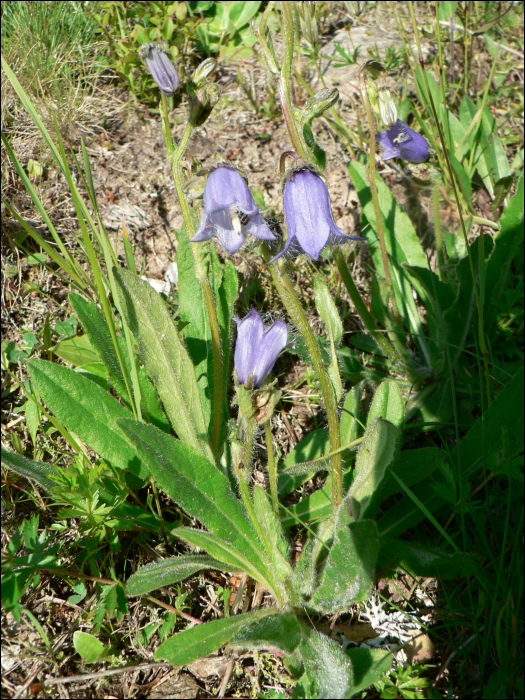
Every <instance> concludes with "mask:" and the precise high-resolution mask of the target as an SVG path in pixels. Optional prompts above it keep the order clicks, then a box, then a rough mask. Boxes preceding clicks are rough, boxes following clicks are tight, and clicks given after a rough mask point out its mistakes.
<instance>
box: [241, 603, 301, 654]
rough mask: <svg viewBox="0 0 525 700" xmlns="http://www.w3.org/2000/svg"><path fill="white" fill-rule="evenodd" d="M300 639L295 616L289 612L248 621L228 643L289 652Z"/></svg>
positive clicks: (299, 629) (299, 630) (250, 647)
mask: <svg viewBox="0 0 525 700" xmlns="http://www.w3.org/2000/svg"><path fill="white" fill-rule="evenodd" d="M300 641H301V628H300V627H299V623H298V622H297V617H296V616H295V615H294V614H292V613H289V612H284V613H277V614H276V615H270V616H268V617H263V618H262V619H261V620H255V621H254V622H250V623H248V624H247V625H245V626H244V627H242V629H241V630H240V631H239V632H237V634H236V635H235V637H233V639H232V640H231V642H230V644H232V645H235V644H239V645H240V646H247V647H248V648H249V649H268V648H277V649H280V650H281V651H283V652H285V653H287V654H291V653H292V652H293V651H294V649H295V648H296V647H297V646H298V644H299V642H300Z"/></svg>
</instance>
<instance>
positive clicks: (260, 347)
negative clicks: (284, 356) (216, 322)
mask: <svg viewBox="0 0 525 700" xmlns="http://www.w3.org/2000/svg"><path fill="white" fill-rule="evenodd" d="M234 320H235V321H236V322H237V342H236V344H235V355H234V363H235V371H236V373H237V381H238V383H239V384H244V385H245V386H246V388H248V389H252V388H253V389H258V388H259V387H260V386H261V384H262V383H263V382H264V380H265V379H266V378H267V376H268V375H269V374H270V372H271V371H272V369H273V366H274V364H275V362H276V361H277V358H278V356H279V354H280V353H281V351H282V350H283V349H284V348H285V347H286V344H287V342H288V328H287V327H286V323H285V322H284V321H281V320H279V321H275V322H274V323H273V324H272V325H271V326H270V328H268V329H267V330H266V331H265V330H264V325H263V321H262V318H261V316H260V314H259V312H258V311H257V310H256V309H251V311H250V312H249V313H248V314H247V315H246V316H245V317H244V318H243V319H240V318H235V319H234ZM269 400H270V395H269V394H268V397H267V399H266V397H265V396H264V395H261V396H260V398H259V405H257V404H256V407H257V409H262V408H263V407H264V405H265V404H266V403H268V401H269Z"/></svg>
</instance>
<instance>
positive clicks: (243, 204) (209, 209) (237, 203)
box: [191, 165, 275, 253]
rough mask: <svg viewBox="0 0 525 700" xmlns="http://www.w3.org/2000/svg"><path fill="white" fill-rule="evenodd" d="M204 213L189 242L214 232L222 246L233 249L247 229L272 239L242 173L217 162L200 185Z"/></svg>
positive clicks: (249, 231)
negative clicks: (201, 185) (202, 190)
mask: <svg viewBox="0 0 525 700" xmlns="http://www.w3.org/2000/svg"><path fill="white" fill-rule="evenodd" d="M203 199H204V213H203V215H202V218H201V221H200V225H199V228H198V230H197V233H196V234H195V236H193V238H192V239H191V240H192V242H198V241H207V240H208V239H209V238H211V237H212V236H217V238H218V239H219V241H220V243H221V245H222V246H223V248H226V250H227V251H228V252H229V253H236V252H237V251H238V250H239V248H240V247H241V245H242V244H243V243H244V240H245V238H246V236H247V234H248V233H251V234H252V235H253V236H255V237H256V238H260V239H262V240H266V241H274V240H275V236H274V235H273V233H272V232H271V231H270V229H269V228H268V226H267V225H266V223H265V222H264V219H263V217H262V214H261V212H260V211H259V207H258V206H257V205H256V204H255V202H254V199H253V197H252V193H251V192H250V190H249V189H248V185H247V184H246V182H245V181H244V178H243V177H242V175H241V174H240V173H239V172H237V170H235V168H231V167H229V166H223V165H222V166H219V167H218V168H216V169H215V170H213V171H212V172H211V173H210V175H209V176H208V180H207V181H206V186H205V188H204V196H203Z"/></svg>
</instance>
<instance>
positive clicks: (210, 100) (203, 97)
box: [190, 83, 221, 126]
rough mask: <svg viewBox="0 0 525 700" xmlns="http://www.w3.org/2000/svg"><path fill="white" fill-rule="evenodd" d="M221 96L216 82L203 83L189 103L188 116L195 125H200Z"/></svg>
mask: <svg viewBox="0 0 525 700" xmlns="http://www.w3.org/2000/svg"><path fill="white" fill-rule="evenodd" d="M220 96H221V89H220V87H219V86H218V85H217V84H216V83H205V84H204V85H203V86H202V88H201V89H200V90H199V92H198V93H197V94H196V95H195V97H194V98H193V99H192V101H191V103H190V118H191V119H193V120H194V121H195V126H202V125H203V124H204V122H205V121H206V119H208V117H209V116H210V114H211V111H212V109H213V108H214V107H215V105H216V104H217V102H218V101H219V97H220Z"/></svg>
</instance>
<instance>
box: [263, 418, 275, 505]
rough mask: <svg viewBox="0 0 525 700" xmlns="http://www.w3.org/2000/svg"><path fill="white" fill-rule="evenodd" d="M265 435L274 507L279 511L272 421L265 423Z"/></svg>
mask: <svg viewBox="0 0 525 700" xmlns="http://www.w3.org/2000/svg"><path fill="white" fill-rule="evenodd" d="M264 436H265V438H266V452H267V459H268V478H269V480H270V493H271V496H272V508H273V510H274V512H275V513H277V514H278V513H279V499H278V491H277V469H276V465H275V460H274V458H273V444H272V426H271V421H267V422H266V423H265V424H264Z"/></svg>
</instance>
